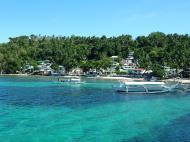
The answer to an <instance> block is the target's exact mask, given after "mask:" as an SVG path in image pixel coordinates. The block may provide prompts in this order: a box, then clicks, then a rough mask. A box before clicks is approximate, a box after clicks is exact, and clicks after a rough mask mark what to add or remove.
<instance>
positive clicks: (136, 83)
mask: <svg viewBox="0 0 190 142" xmlns="http://www.w3.org/2000/svg"><path fill="white" fill-rule="evenodd" d="M124 84H125V85H164V84H165V83H164V82H124Z"/></svg>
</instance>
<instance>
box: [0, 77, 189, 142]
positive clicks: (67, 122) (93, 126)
mask: <svg viewBox="0 0 190 142" xmlns="http://www.w3.org/2000/svg"><path fill="white" fill-rule="evenodd" d="M85 81H86V82H85V83H83V84H80V85H79V84H67V83H59V82H57V81H56V79H55V80H54V79H48V78H39V79H37V78H33V77H0V141H1V142H89V141H90V142H97V141H98V142H189V141H190V93H189V92H177V93H172V94H161V95H123V94H119V93H116V92H114V90H113V89H112V86H113V85H115V84H117V82H112V81H100V80H85Z"/></svg>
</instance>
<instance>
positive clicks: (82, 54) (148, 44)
mask: <svg viewBox="0 0 190 142" xmlns="http://www.w3.org/2000/svg"><path fill="white" fill-rule="evenodd" d="M129 51H134V53H135V54H134V55H135V58H136V59H137V60H138V64H139V66H140V67H142V68H145V69H152V70H153V71H154V73H155V75H157V76H163V74H164V72H163V69H162V67H163V66H164V65H166V66H170V67H171V68H175V69H180V68H188V67H189V66H190V58H189V57H190V37H189V36H188V35H178V34H169V35H166V34H164V33H160V32H155V33H151V34H150V35H148V36H139V37H137V38H136V39H133V38H132V36H130V35H122V36H118V37H110V38H107V37H106V36H102V37H79V36H71V37H55V36H35V35H31V36H20V37H15V38H10V41H9V42H8V43H5V44H0V71H1V72H4V73H16V72H17V71H20V70H21V67H22V66H24V65H26V64H28V63H29V64H32V65H34V67H37V61H38V60H50V61H51V62H52V63H54V65H53V68H54V69H57V66H58V65H64V66H65V68H66V70H67V71H69V70H71V69H72V68H75V67H81V68H83V69H84V70H89V69H92V68H96V69H107V68H109V67H110V66H111V60H110V58H109V57H110V56H119V60H121V59H122V58H126V57H127V55H128V53H129Z"/></svg>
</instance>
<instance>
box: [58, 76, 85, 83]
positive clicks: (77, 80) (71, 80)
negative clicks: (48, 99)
mask: <svg viewBox="0 0 190 142" xmlns="http://www.w3.org/2000/svg"><path fill="white" fill-rule="evenodd" d="M58 81H59V82H68V83H82V81H81V78H80V77H78V76H67V77H64V78H59V79H58Z"/></svg>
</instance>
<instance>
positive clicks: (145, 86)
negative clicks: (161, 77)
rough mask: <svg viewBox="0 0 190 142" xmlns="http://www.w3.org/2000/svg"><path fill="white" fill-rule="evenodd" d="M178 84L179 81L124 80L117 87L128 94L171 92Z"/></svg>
mask: <svg viewBox="0 0 190 142" xmlns="http://www.w3.org/2000/svg"><path fill="white" fill-rule="evenodd" d="M177 86H178V83H172V84H166V83H165V82H148V81H147V82H134V81H132V82H129V81H124V82H121V83H120V86H119V87H118V88H117V89H116V91H117V92H122V93H126V94H137V93H140V94H157V93H167V92H171V91H173V90H175V88H177Z"/></svg>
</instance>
